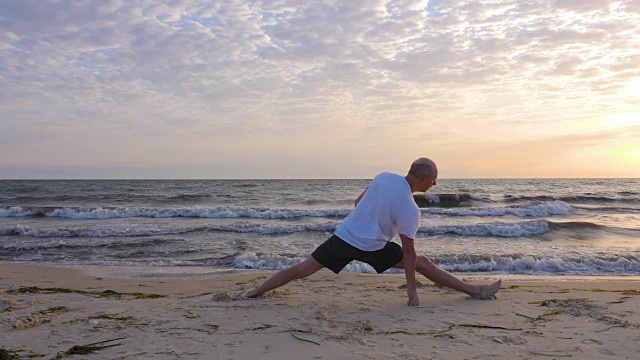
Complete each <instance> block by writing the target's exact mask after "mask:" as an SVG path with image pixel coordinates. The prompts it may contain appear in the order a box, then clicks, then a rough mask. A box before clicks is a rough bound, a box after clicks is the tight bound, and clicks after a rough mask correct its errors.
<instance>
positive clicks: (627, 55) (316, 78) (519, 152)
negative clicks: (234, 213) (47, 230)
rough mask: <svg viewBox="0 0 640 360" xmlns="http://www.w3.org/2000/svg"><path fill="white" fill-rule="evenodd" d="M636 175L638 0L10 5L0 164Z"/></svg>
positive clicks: (208, 171) (4, 30) (14, 172)
mask: <svg viewBox="0 0 640 360" xmlns="http://www.w3.org/2000/svg"><path fill="white" fill-rule="evenodd" d="M419 156H428V157H431V158H433V159H434V160H435V161H437V162H438V164H439V167H440V176H441V177H442V178H475V177H479V178H487V177H489V178H495V177H500V178H502V177H640V0H618V1H613V0H588V1H587V0H551V1H542V0H541V1H533V0H529V1H491V0H483V1H443V0H431V1H374V0H358V1H356V0H349V1H336V0H325V1H313V2H306V1H293V0H291V1H289V0H275V1H268V0H265V1H261V0H255V1H242V0H228V1H214V0H206V1H204V0H202V1H201V0H167V1H156V0H93V1H81V0H71V1H64V0H58V1H53V0H51V1H47V0H1V1H0V178H370V177H372V176H374V175H375V174H376V173H378V172H380V171H395V172H399V173H404V172H405V171H406V169H407V167H408V165H409V164H410V163H411V161H413V160H414V159H415V158H416V157H419Z"/></svg>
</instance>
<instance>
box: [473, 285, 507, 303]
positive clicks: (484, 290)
mask: <svg viewBox="0 0 640 360" xmlns="http://www.w3.org/2000/svg"><path fill="white" fill-rule="evenodd" d="M501 285H502V280H498V281H496V282H494V283H493V284H489V285H481V286H478V293H477V294H476V295H474V296H473V297H474V298H478V299H481V300H493V299H495V298H496V293H497V292H498V291H500V286H501Z"/></svg>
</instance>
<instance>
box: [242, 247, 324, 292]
mask: <svg viewBox="0 0 640 360" xmlns="http://www.w3.org/2000/svg"><path fill="white" fill-rule="evenodd" d="M322 268H324V266H322V265H321V264H320V263H319V262H317V261H316V260H315V259H314V258H313V257H311V256H309V258H308V259H307V260H305V261H303V262H301V263H300V264H298V265H294V266H292V267H290V268H287V269H284V270H280V271H278V272H277V273H276V274H275V275H273V276H272V277H271V278H269V280H267V281H265V282H264V284H262V285H260V286H258V287H257V288H255V289H253V290H251V291H247V292H246V293H245V294H244V296H245V297H250V298H253V297H257V296H260V295H262V294H264V293H266V292H267V291H270V290H273V289H275V288H279V287H280V286H283V285H286V284H288V283H289V282H291V281H293V280H296V279H302V278H305V277H307V276H309V275H311V274H313V273H315V272H316V271H318V270H320V269H322Z"/></svg>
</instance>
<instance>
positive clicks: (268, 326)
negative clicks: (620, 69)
mask: <svg viewBox="0 0 640 360" xmlns="http://www.w3.org/2000/svg"><path fill="white" fill-rule="evenodd" d="M272 327H275V325H271V324H262V326H258V327H257V328H253V329H247V330H249V331H260V330H266V329H271V328H272Z"/></svg>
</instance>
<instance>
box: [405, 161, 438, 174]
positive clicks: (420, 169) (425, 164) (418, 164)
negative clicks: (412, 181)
mask: <svg viewBox="0 0 640 360" xmlns="http://www.w3.org/2000/svg"><path fill="white" fill-rule="evenodd" d="M437 171H438V167H437V166H436V163H435V162H433V160H431V159H428V158H424V157H423V158H419V159H418V160H416V161H414V162H413V164H411V168H410V169H409V175H411V176H413V177H420V176H432V175H434V174H436V173H437Z"/></svg>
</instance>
